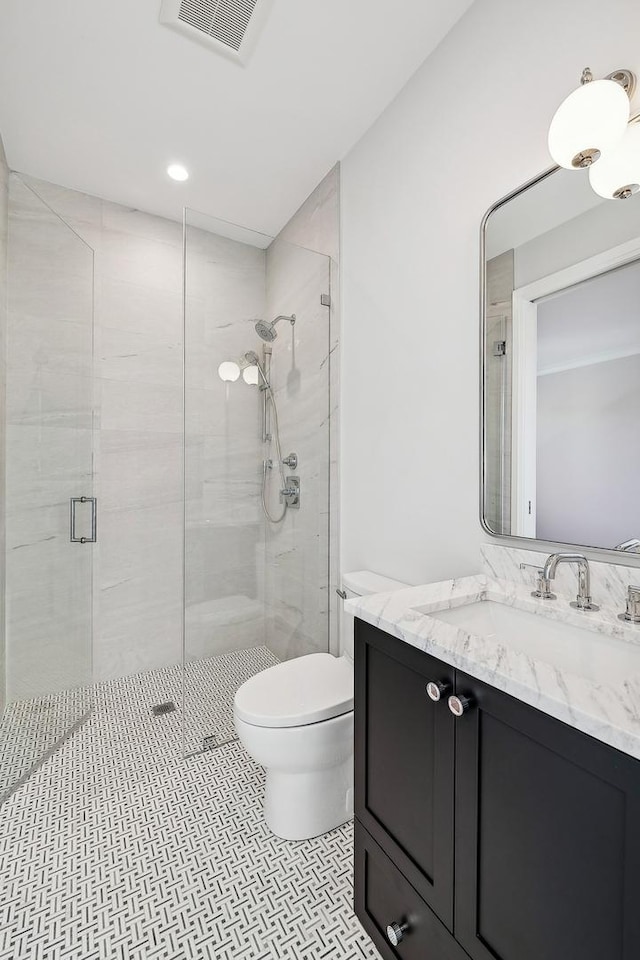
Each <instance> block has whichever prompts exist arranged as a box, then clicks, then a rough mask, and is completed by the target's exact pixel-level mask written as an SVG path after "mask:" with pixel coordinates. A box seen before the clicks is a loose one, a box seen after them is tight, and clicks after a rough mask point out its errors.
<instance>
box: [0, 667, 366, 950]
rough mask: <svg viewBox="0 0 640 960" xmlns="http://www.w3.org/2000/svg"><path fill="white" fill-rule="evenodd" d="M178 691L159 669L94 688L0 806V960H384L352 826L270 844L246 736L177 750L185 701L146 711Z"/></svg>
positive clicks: (259, 772)
mask: <svg viewBox="0 0 640 960" xmlns="http://www.w3.org/2000/svg"><path fill="white" fill-rule="evenodd" d="M158 673H161V671H158ZM128 679H129V680H131V678H128ZM164 680H165V681H166V680H167V678H166V677H165V678H164ZM151 687H155V689H150V688H151ZM125 691H126V696H121V695H119V694H122V693H124V692H125ZM171 699H173V700H175V701H176V703H179V698H178V697H177V696H176V694H175V691H172V690H170V689H168V688H167V684H166V682H165V683H163V678H160V677H156V678H155V679H154V681H153V683H149V684H148V685H147V686H145V684H144V682H143V681H142V678H140V682H136V683H129V684H128V685H127V684H126V683H124V682H121V681H110V683H108V684H102V685H100V687H98V688H96V697H95V705H94V710H93V713H92V714H91V715H90V716H89V718H88V720H87V721H86V723H84V724H83V725H82V726H81V727H80V728H79V729H78V730H77V731H76V732H75V733H74V734H73V736H71V737H70V738H69V739H68V740H66V741H65V742H64V743H62V745H61V746H60V748H59V749H58V750H57V751H56V752H55V753H54V754H53V755H51V756H50V757H49V758H48V759H46V760H45V762H44V763H43V764H42V765H41V766H40V767H38V768H37V769H36V771H35V772H34V773H33V775H32V776H31V777H30V778H29V779H28V780H27V781H26V782H25V783H23V784H22V785H21V786H19V787H18V789H17V790H16V791H15V792H14V793H13V795H12V796H11V797H10V798H9V799H8V800H7V801H6V802H5V804H4V805H3V807H2V808H0V960H373V958H376V957H377V956H378V955H377V953H376V952H375V950H374V948H373V947H372V945H371V942H370V941H369V939H368V937H367V936H366V935H365V934H364V932H363V931H362V929H361V927H360V925H359V923H358V922H357V920H356V919H355V917H354V915H353V910H352V848H351V845H352V827H351V824H347V825H346V826H343V827H340V828H338V829H337V830H334V831H332V832H331V833H329V834H326V835H325V836H323V837H319V838H316V839H313V840H306V841H302V842H300V843H291V842H288V841H285V840H280V839H278V838H276V837H274V836H273V835H272V834H271V833H270V832H269V831H268V829H267V827H266V825H265V824H264V821H263V819H262V814H261V796H262V791H263V787H264V777H263V772H262V770H261V768H260V767H258V766H257V765H256V764H255V763H254V762H253V761H252V760H251V759H250V758H249V757H248V756H247V754H246V753H245V752H244V749H243V748H242V746H241V744H240V743H238V742H237V741H236V742H231V743H227V744H225V745H224V746H221V747H220V748H219V749H217V750H211V751H208V752H205V753H199V754H197V755H194V756H190V757H187V758H185V757H183V755H182V736H181V716H180V710H176V711H175V712H173V713H169V714H166V715H165V716H162V717H159V718H154V717H153V716H152V715H151V710H150V705H151V704H153V703H159V702H162V701H165V700H171ZM228 720H229V718H227V723H228Z"/></svg>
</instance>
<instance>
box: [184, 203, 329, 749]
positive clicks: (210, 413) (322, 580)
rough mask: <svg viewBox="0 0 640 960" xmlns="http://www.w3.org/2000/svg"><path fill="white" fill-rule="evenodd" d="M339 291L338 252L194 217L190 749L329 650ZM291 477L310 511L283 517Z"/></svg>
mask: <svg viewBox="0 0 640 960" xmlns="http://www.w3.org/2000/svg"><path fill="white" fill-rule="evenodd" d="M330 294H331V269H330V258H329V257H328V256H326V255H324V254H321V253H317V252H315V251H311V250H307V249H304V248H303V247H300V246H298V245H297V244H293V243H290V242H288V241H286V240H285V239H282V238H280V239H276V240H274V239H272V238H270V237H266V236H264V235H262V234H256V233H253V232H250V231H247V230H242V229H239V228H237V227H232V226H231V225H229V224H226V223H224V222H222V221H217V220H213V219H210V218H206V217H203V216H202V215H199V214H197V213H195V212H192V211H187V214H186V224H185V332H184V344H185V461H184V464H185V493H186V496H185V550H184V560H185V578H184V585H185V633H184V664H185V713H184V717H185V749H186V751H187V752H190V751H194V750H199V749H201V748H202V746H203V744H204V745H205V746H206V745H215V744H216V743H220V742H224V741H225V740H227V739H230V738H231V737H233V726H232V714H231V709H230V708H231V703H230V701H229V697H231V696H232V693H233V691H234V690H235V688H236V687H237V686H238V685H239V684H240V683H241V682H242V681H243V680H244V679H245V678H246V677H248V676H250V675H251V674H252V673H255V672H257V670H259V669H262V668H264V667H265V666H269V665H270V664H272V663H275V662H277V660H282V659H288V658H290V657H295V656H301V655H303V654H306V653H312V652H320V651H327V650H328V649H329V603H328V595H329V468H330V462H329V461H330V457H329V453H330V446H329V436H330V432H329V409H330V405H329V396H330V391H329V385H330V384H329V377H330V363H329V354H330V349H331V308H330V305H329V300H330ZM279 315H285V317H289V316H291V315H294V316H295V322H294V323H290V322H289V321H288V320H287V319H283V320H281V321H279V322H278V324H277V325H276V327H275V328H274V329H275V332H276V337H275V339H274V340H273V341H271V342H268V343H267V342H265V341H264V340H263V339H262V338H261V337H260V336H259V334H258V333H257V332H256V322H257V321H258V320H266V321H271V320H273V319H274V318H275V317H277V316H279ZM247 354H249V355H250V356H249V359H248V358H247V356H246V355H247ZM252 354H253V355H254V356H257V360H258V363H257V364H256V363H253V362H251V355H252ZM265 376H266V377H267V379H268V383H269V386H268V387H267V384H266V383H265ZM274 405H275V410H274ZM265 409H266V432H267V434H270V435H271V439H265ZM278 429H279V437H280V450H278V446H277V443H276V433H277V431H278ZM279 454H281V457H280V456H279ZM290 454H295V455H296V457H297V461H298V463H297V466H296V467H291V466H283V467H282V470H281V469H280V465H279V460H280V459H281V458H287V457H288V456H289V455H290ZM291 476H293V477H295V478H297V479H298V480H299V484H300V505H299V508H293V507H290V508H287V509H286V511H285V508H284V504H283V503H282V502H281V493H280V492H281V490H282V489H283V488H284V487H285V486H287V485H289V483H290V482H291V481H290V480H289V478H290V477H291ZM263 485H264V493H263ZM263 496H264V501H265V504H266V508H267V510H266V511H265V509H264V507H263ZM267 512H268V514H269V515H270V516H271V517H272V518H273V520H270V519H268V517H267V515H266V514H267ZM280 518H282V519H280ZM274 521H278V522H274ZM214 657H215V658H220V657H222V660H217V661H216V664H215V668H216V669H215V671H214V670H213V669H209V668H208V665H209V664H210V661H211V659H212V658H214ZM221 670H222V673H223V675H224V676H225V682H224V684H223V685H220V691H219V692H218V693H216V692H215V688H216V682H217V678H219V677H220V675H221V674H220V671H221ZM222 688H224V691H226V695H223V693H222Z"/></svg>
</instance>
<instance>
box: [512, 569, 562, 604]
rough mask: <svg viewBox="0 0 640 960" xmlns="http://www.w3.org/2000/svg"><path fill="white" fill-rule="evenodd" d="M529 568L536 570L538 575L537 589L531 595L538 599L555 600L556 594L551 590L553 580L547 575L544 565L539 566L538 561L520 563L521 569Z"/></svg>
mask: <svg viewBox="0 0 640 960" xmlns="http://www.w3.org/2000/svg"><path fill="white" fill-rule="evenodd" d="M529 568H530V569H531V570H535V571H536V573H537V575H538V576H537V579H536V589H535V590H532V591H531V596H532V597H537V598H538V600H555V599H556V595H555V593H552V592H551V581H550V580H548V579H547V578H546V577H545V575H544V570H543V569H542V567H540V566H538V564H537V563H521V564H520V569H521V570H526V569H529Z"/></svg>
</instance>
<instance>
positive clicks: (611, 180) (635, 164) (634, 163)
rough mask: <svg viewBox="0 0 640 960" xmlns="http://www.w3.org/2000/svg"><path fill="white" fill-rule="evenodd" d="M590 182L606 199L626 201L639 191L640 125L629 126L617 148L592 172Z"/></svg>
mask: <svg viewBox="0 0 640 960" xmlns="http://www.w3.org/2000/svg"><path fill="white" fill-rule="evenodd" d="M589 182H590V183H591V186H592V187H593V189H594V190H595V192H596V193H597V194H598V195H599V196H601V197H604V198H605V200H619V199H622V200H626V199H627V198H628V197H632V196H633V194H634V193H637V192H638V191H639V190H640V123H632V124H631V125H630V126H629V127H627V132H626V133H625V135H624V137H623V138H622V140H621V141H620V143H619V144H618V145H617V147H614V149H613V150H609V151H608V152H607V153H605V154H603V155H602V158H601V159H600V160H598V162H597V163H596V164H594V166H593V167H591V168H590V169H589Z"/></svg>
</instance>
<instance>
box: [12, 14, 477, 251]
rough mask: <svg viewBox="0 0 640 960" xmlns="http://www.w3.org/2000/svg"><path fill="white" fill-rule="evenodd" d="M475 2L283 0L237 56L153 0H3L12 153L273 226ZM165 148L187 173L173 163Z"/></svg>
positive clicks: (157, 204)
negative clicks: (189, 33) (182, 29)
mask: <svg viewBox="0 0 640 960" xmlns="http://www.w3.org/2000/svg"><path fill="white" fill-rule="evenodd" d="M470 5H471V0H392V2H389V0H274V2H273V7H272V9H271V11H270V13H269V16H268V19H267V22H266V25H265V27H264V29H263V31H262V33H261V36H260V38H259V40H258V43H257V46H256V49H255V51H254V53H253V56H252V58H251V60H250V62H249V64H248V66H246V67H242V66H239V65H237V64H235V63H233V62H231V61H230V60H228V59H227V58H225V57H222V56H220V55H218V54H216V53H214V52H213V51H210V50H208V49H205V48H204V47H203V46H201V45H200V44H197V43H193V42H191V41H189V40H188V39H186V38H185V37H182V36H180V35H179V34H177V33H175V32H174V31H172V30H170V29H168V28H167V27H165V26H162V25H161V24H160V23H159V21H158V14H159V10H160V0H28V2H25V0H2V2H1V3H0V133H1V134H2V137H3V139H4V143H5V149H6V152H7V157H8V161H9V164H10V166H11V167H12V168H13V169H15V170H20V171H22V172H23V173H28V174H31V175H32V176H36V177H41V178H43V179H45V180H50V181H52V182H54V183H60V184H63V185H65V186H68V187H72V188H74V189H77V190H83V191H86V192H88V193H92V194H96V195H98V196H102V197H106V198H107V199H111V200H117V201H119V202H121V203H126V204H128V205H130V206H135V207H138V208H140V209H142V210H147V211H150V212H153V213H158V214H161V215H164V216H167V217H172V218H178V217H179V216H180V215H181V209H182V206H183V205H187V206H191V207H193V208H194V209H197V210H201V211H203V212H205V213H209V214H213V215H216V216H218V217H222V218H225V219H228V220H232V221H235V222H237V223H241V224H244V225H246V226H249V227H252V228H254V229H256V230H261V231H264V232H266V233H271V234H274V233H276V232H277V231H278V230H279V229H280V228H281V227H282V226H283V225H284V223H286V221H287V220H288V218H289V217H290V216H291V215H292V213H294V212H295V210H296V209H297V208H298V206H299V205H300V204H301V203H302V201H303V200H304V199H305V198H306V197H307V196H308V194H309V193H310V192H311V190H312V189H313V187H314V186H315V185H316V183H318V182H319V180H320V179H321V178H322V177H323V176H324V175H325V174H326V173H327V172H328V170H329V169H330V168H331V167H332V166H333V164H334V163H335V162H336V161H337V160H339V159H341V157H343V156H344V155H345V153H347V152H348V150H349V148H350V147H351V146H352V145H353V144H354V143H355V142H356V141H357V140H358V139H359V138H360V136H361V135H362V134H363V133H364V132H365V130H366V129H367V128H368V127H369V126H370V125H371V123H372V122H373V121H374V120H375V118H376V117H377V116H378V115H379V114H380V113H381V112H382V110H383V109H384V108H385V107H386V105H387V104H388V103H389V102H390V101H391V100H392V99H393V97H394V96H395V95H396V94H397V93H398V91H399V90H400V89H401V88H402V87H403V86H404V84H405V83H406V81H407V80H408V79H409V77H410V76H411V74H412V73H413V72H414V71H415V70H416V69H417V67H418V66H419V65H420V63H421V62H422V61H423V60H424V59H425V58H426V57H427V56H428V54H429V53H430V52H431V51H432V50H433V49H434V48H435V47H436V46H437V44H438V43H439V42H440V40H441V39H442V38H443V37H444V35H445V34H446V33H447V32H448V30H449V29H450V28H451V27H452V26H453V24H454V23H455V22H456V20H457V19H458V18H459V17H460V16H461V15H462V13H463V12H464V11H465V10H466V9H467V8H468V7H469V6H470ZM444 82H446V78H443V83H444ZM171 161H180V162H182V163H184V164H185V165H186V166H187V167H188V169H189V170H190V171H191V179H190V180H189V181H188V182H187V183H185V184H177V183H174V182H173V181H170V180H169V179H168V178H167V176H166V173H165V171H166V167H167V164H168V163H169V162H171Z"/></svg>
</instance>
